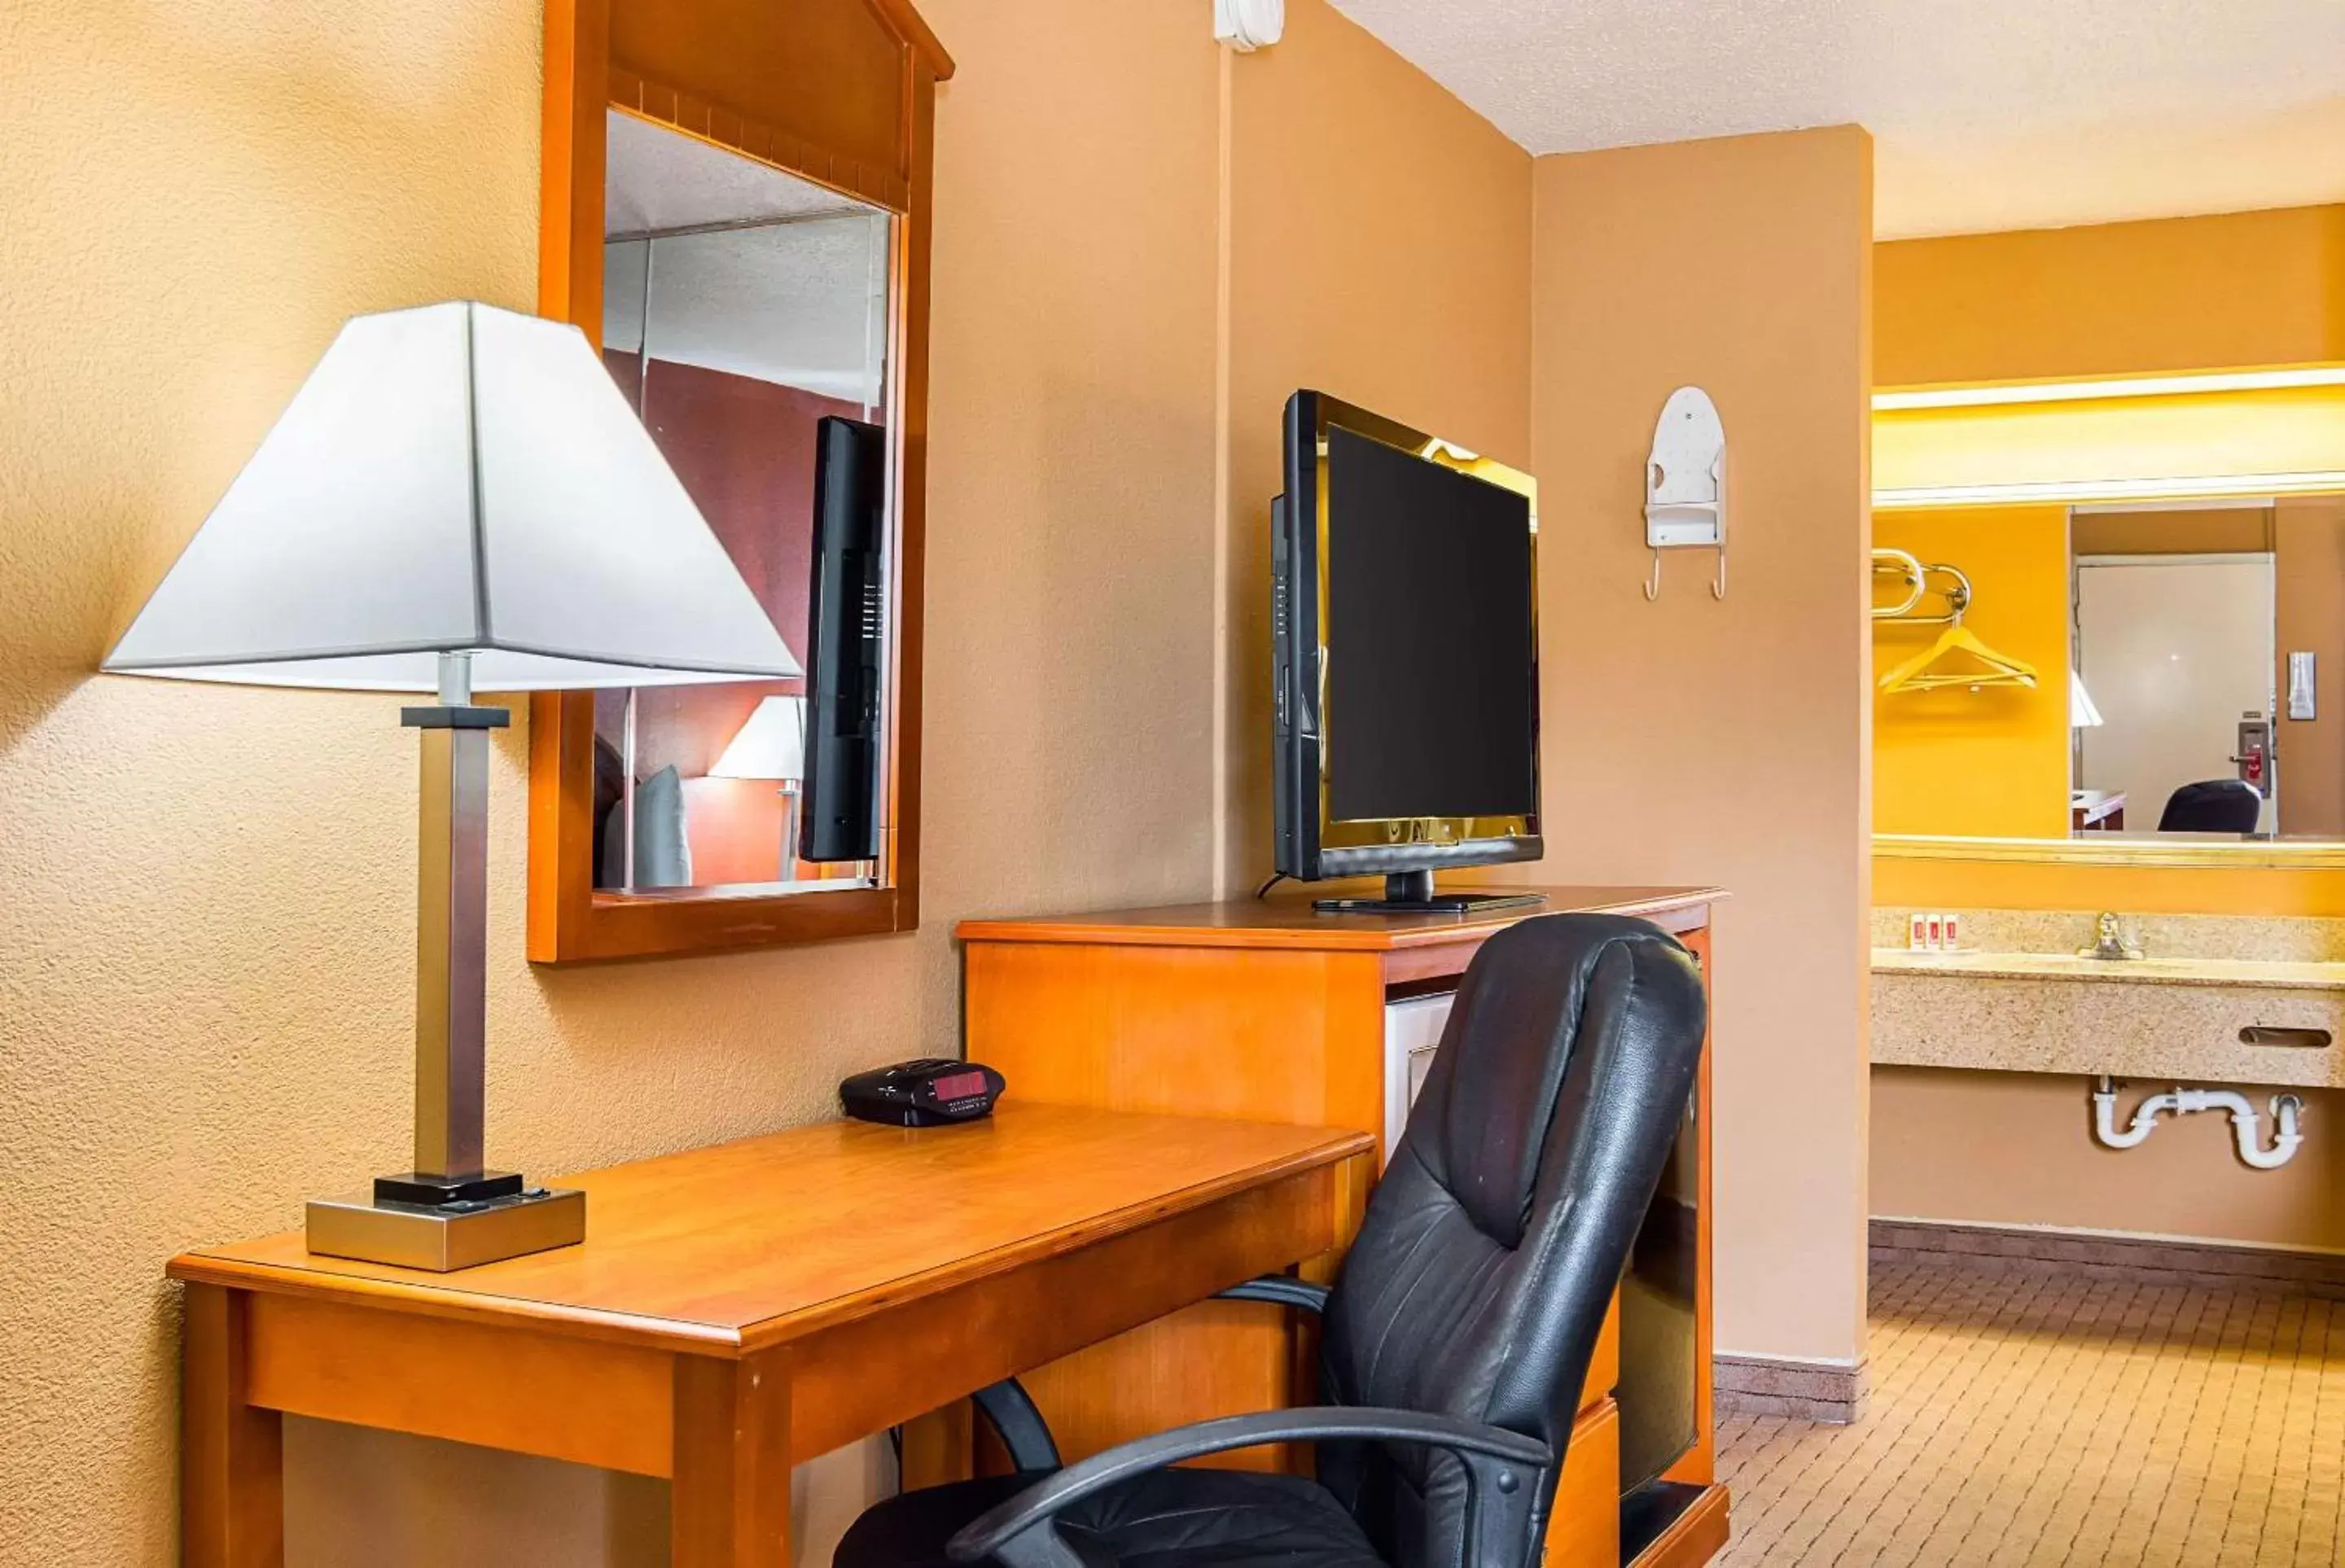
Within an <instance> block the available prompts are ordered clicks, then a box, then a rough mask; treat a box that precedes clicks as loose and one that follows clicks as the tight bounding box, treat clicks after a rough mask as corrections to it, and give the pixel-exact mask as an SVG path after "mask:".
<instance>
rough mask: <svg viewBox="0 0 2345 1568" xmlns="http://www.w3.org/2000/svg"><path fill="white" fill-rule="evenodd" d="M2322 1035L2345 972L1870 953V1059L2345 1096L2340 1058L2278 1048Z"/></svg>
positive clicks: (2216, 961) (2342, 998)
mask: <svg viewBox="0 0 2345 1568" xmlns="http://www.w3.org/2000/svg"><path fill="white" fill-rule="evenodd" d="M2302 1031H2316V1033H2313V1034H2309V1035H2308V1034H2305V1033H2302ZM2322 1038H2326V1039H2327V1040H2329V1041H2331V1042H2333V1041H2336V1040H2338V1039H2340V1038H2345V964H2336V963H2327V962H2316V961H2309V960H2308V961H2291V960H2279V959H2254V958H2202V957H2171V958H2143V959H2132V960H2125V961H2112V960H2109V959H2101V958H2078V957H2074V956H2064V955H2057V954H2049V953H1954V954H1929V953H1909V952H1907V951H1905V950H1904V949H1903V948H1877V949H1875V950H1874V952H1873V1061H1874V1062H1875V1063H1877V1064H1882V1065H1885V1066H1892V1067H1965V1068H1973V1069H1978V1070H1984V1071H1990V1072H2023V1073H2060V1074H2066V1075H2073V1076H2078V1077H2096V1076H2098V1075H2100V1074H2103V1073H2106V1074H2108V1075H2110V1076H2112V1077H2124V1078H2137V1079H2150V1080H2166V1081H2170V1082H2177V1083H2181V1082H2189V1083H2217V1084H2274V1085H2281V1086H2286V1087H2345V1050H2340V1049H2339V1048H2338V1047H2336V1046H2335V1045H2334V1044H2329V1045H2319V1044H2311V1043H2285V1042H2290V1041H2298V1042H2309V1041H2313V1040H2319V1039H2322ZM2266 1040H2277V1041H2280V1042H2284V1043H2275V1044H2267V1043H2259V1042H2262V1041H2266Z"/></svg>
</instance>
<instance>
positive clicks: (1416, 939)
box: [953, 887, 1730, 953]
mask: <svg viewBox="0 0 2345 1568" xmlns="http://www.w3.org/2000/svg"><path fill="white" fill-rule="evenodd" d="M1729 896H1730V895H1729V894H1728V893H1727V892H1726V890H1725V889H1723V888H1719V887H1690V888H1678V889H1671V890H1670V892H1669V893H1667V894H1665V895H1660V896H1658V897H1648V898H1623V899H1619V900H1617V901H1615V902H1611V903H1606V904H1589V905H1573V906H1571V907H1569V908H1568V909H1559V910H1552V911H1549V913H1552V914H1572V915H1656V914H1660V913H1661V912H1663V911H1666V910H1670V909H1686V908H1690V907H1692V906H1694V905H1705V904H1716V903H1720V902H1721V901H1723V900H1724V899H1726V898H1727V897H1729ZM1109 913H1111V914H1112V913H1122V912H1118V911H1111V912H1109ZM1129 913H1131V914H1132V915H1135V916H1137V915H1142V914H1145V913H1146V911H1144V910H1134V911H1131V912H1129ZM1339 918H1340V917H1339ZM1523 918H1525V916H1524V914H1523V913H1522V912H1521V911H1519V910H1509V911H1506V912H1504V913H1494V914H1490V915H1486V916H1470V915H1469V916H1459V917H1458V919H1457V923H1456V924H1454V925H1449V926H1413V927H1411V928H1410V929H1408V930H1406V931H1367V930H1362V929H1361V928H1359V927H1358V926H1340V927H1331V928H1329V929H1327V930H1324V931H1315V930H1311V929H1308V928H1294V929H1288V928H1284V927H1277V926H1146V925H1142V924H1139V923H1137V922H1136V921H1134V922H1132V923H1129V924H1126V923H1114V924H1109V923H1105V922H1103V921H1101V920H1086V919H1084V918H1083V917H1082V916H1063V917H1060V918H1055V919H1001V920H964V921H962V922H961V923H960V924H959V925H958V926H954V927H953V936H955V937H957V938H958V939H959V940H960V941H963V942H1032V943H1061V944H1078V943H1079V944H1085V945H1089V946H1117V947H1257V948H1264V947H1274V948H1294V949H1299V950H1303V951H1311V952H1344V953H1389V952H1392V951H1394V950H1395V949H1396V948H1402V947H1437V946H1446V945H1447V944H1449V943H1453V942H1466V941H1472V940H1476V939H1478V938H1480V937H1483V936H1487V935H1488V934H1489V933H1490V932H1491V931H1492V930H1494V929H1496V928H1497V927H1500V926H1511V925H1513V924H1514V923H1515V922H1517V921H1518V920H1521V919H1523Z"/></svg>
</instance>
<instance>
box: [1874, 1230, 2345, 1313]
mask: <svg viewBox="0 0 2345 1568" xmlns="http://www.w3.org/2000/svg"><path fill="white" fill-rule="evenodd" d="M1871 1240H1872V1252H1873V1263H1874V1264H1875V1265H1876V1266H1878V1265H1881V1264H1885V1263H1925V1264H1940V1265H1947V1266H1959V1267H1962V1268H1965V1269H1977V1270H1990V1271H1997V1272H2010V1273H2026V1274H2038V1273H2060V1274H2073V1275H2077V1276H2080V1277H2082V1278H2086V1279H2096V1280H2123V1281H2126V1282H2128V1283H2135V1284H2146V1285H2196V1286H2202V1287H2208V1288H2215V1289H2223V1290H2276V1291H2280V1292H2283V1293H2289V1294H2296V1295H2308V1296H2322V1297H2327V1298H2330V1299H2331V1300H2345V1252H2337V1251H2330V1250H2329V1249H2324V1248H2317V1247H2259V1246H2251V1245H2249V1244H2247V1243H2244V1242H2237V1241H2208V1240H2201V1239H2198V1238H2195V1237H2188V1236H2157V1235H2145V1234H2142V1233H2139V1232H2135V1231H2127V1230H2081V1229H2056V1228H2054V1227H2051V1226H2037V1225H1983V1224H1975V1223H1970V1222H1963V1221H1955V1220H1946V1219H1913V1218H1905V1217H1898V1216H1887V1215H1884V1216H1880V1217H1877V1218H1875V1219H1873V1223H1872V1226H1871Z"/></svg>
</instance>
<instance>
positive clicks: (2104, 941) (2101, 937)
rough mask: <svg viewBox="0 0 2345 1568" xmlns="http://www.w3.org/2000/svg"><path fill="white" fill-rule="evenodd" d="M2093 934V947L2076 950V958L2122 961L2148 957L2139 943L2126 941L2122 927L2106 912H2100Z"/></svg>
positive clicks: (2115, 918)
mask: <svg viewBox="0 0 2345 1568" xmlns="http://www.w3.org/2000/svg"><path fill="white" fill-rule="evenodd" d="M2093 934H2094V942H2093V945H2092V946H2090V947H2079V948H2077V949H2076V956H2077V957H2079V958H2106V959H2112V960H2122V959H2127V958H2144V957H2147V956H2148V955H2147V954H2146V953H2144V952H2143V951H2142V950H2141V945H2140V944H2139V943H2137V942H2128V941H2127V940H2126V934H2125V927H2124V926H2123V925H2121V924H2120V923H2119V922H2118V920H2117V916H2115V915H2113V914H2110V913H2109V912H2108V911H2106V910H2104V911H2102V913H2101V917H2100V919H2098V920H2097V921H2096V922H2094V925H2093Z"/></svg>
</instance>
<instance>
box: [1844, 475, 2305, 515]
mask: <svg viewBox="0 0 2345 1568" xmlns="http://www.w3.org/2000/svg"><path fill="white" fill-rule="evenodd" d="M2339 490H2345V469H2315V470H2308V471H2306V472H2303V473H2240V474H2222V475H2218V476H2214V477H2198V478H2188V477H2184V478H2173V479H2080V480H2042V481H2021V482H2017V483H2013V484H1946V485H1912V486H1907V487H1903V488H1899V489H1892V490H1876V491H1873V510H1874V511H1899V510H1908V511H1910V510H1911V509H1913V508H1914V507H1924V506H2020V505H2025V504H2027V503H2029V502H2056V501H2200V500H2205V501H2218V500H2222V499H2225V498H2228V497H2231V496H2264V497H2271V496H2281V495H2318V494H2325V493H2327V492H2329V491H2339Z"/></svg>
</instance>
